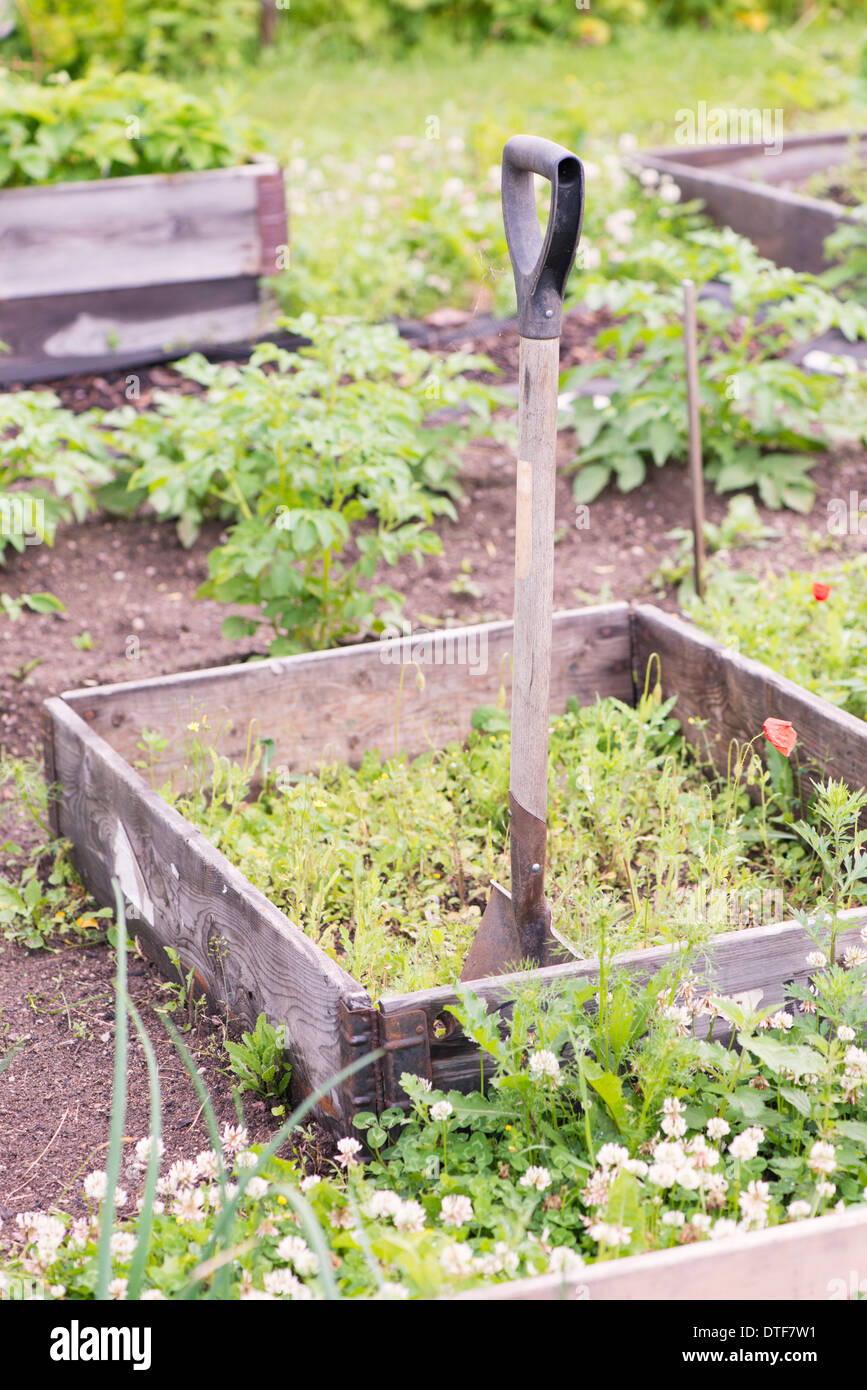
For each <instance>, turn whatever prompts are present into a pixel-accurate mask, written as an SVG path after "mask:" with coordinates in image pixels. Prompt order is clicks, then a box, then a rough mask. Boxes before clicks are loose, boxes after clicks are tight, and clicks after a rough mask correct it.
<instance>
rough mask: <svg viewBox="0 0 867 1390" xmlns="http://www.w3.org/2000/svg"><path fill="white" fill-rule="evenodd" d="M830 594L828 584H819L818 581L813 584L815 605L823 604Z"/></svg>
mask: <svg viewBox="0 0 867 1390" xmlns="http://www.w3.org/2000/svg"><path fill="white" fill-rule="evenodd" d="M830 592H831V585H830V584H820V583H819V581H818V580H816V582H815V584H814V585H813V598H814V599H815V600H816V602H817V603H824V602H825V599H826V598H827V597H828V595H829V594H830Z"/></svg>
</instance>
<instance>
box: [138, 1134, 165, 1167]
mask: <svg viewBox="0 0 867 1390" xmlns="http://www.w3.org/2000/svg"><path fill="white" fill-rule="evenodd" d="M153 1146H154V1145H153V1138H152V1137H151V1135H150V1134H147V1135H145V1137H144V1139H139V1141H138V1143H137V1144H136V1146H135V1156H136V1158H137V1159H138V1161H139V1163H142V1164H144V1163H147V1162H148V1161H149V1159H150V1156H151V1150H152V1149H153ZM165 1151H166V1146H165V1144H164V1143H163V1141H162V1139H158V1140H157V1153H158V1154H159V1156H160V1158H162V1156H163V1154H164V1153H165Z"/></svg>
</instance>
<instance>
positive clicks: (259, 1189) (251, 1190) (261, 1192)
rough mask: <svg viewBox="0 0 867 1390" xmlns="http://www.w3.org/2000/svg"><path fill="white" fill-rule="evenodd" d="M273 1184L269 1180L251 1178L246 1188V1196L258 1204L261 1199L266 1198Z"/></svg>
mask: <svg viewBox="0 0 867 1390" xmlns="http://www.w3.org/2000/svg"><path fill="white" fill-rule="evenodd" d="M270 1186H271V1184H270V1183H269V1182H268V1179H267V1178H251V1179H250V1181H249V1182H248V1183H247V1186H246V1187H245V1188H244V1195H245V1196H247V1197H250V1198H252V1200H253V1201H254V1202H258V1200H259V1198H260V1197H264V1196H265V1193H266V1192H267V1191H268V1188H269V1187H270Z"/></svg>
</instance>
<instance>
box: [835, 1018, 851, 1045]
mask: <svg viewBox="0 0 867 1390" xmlns="http://www.w3.org/2000/svg"><path fill="white" fill-rule="evenodd" d="M837 1039H838V1041H839V1042H854V1041H855V1029H854V1028H850V1027H849V1025H848V1024H846V1023H841V1024H840V1027H839V1028H838V1029H837Z"/></svg>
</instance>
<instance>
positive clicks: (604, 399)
mask: <svg viewBox="0 0 867 1390" xmlns="http://www.w3.org/2000/svg"><path fill="white" fill-rule="evenodd" d="M610 404H611V397H610V396H604V395H603V394H602V393H601V392H599V393H598V394H597V395H595V396H594V397H593V409H594V410H605V409H607V407H608V406H609V405H610Z"/></svg>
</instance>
